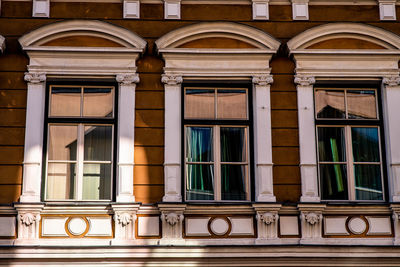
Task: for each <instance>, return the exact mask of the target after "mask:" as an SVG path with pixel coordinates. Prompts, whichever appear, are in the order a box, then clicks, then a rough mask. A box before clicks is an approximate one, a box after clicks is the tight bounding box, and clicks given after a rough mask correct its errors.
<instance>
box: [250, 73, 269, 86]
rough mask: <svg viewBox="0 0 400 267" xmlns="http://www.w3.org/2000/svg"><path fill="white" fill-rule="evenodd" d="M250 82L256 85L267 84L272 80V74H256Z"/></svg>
mask: <svg viewBox="0 0 400 267" xmlns="http://www.w3.org/2000/svg"><path fill="white" fill-rule="evenodd" d="M252 82H253V83H254V84H257V85H263V86H265V85H268V84H271V83H273V82H274V79H273V78H272V75H257V76H253V80H252Z"/></svg>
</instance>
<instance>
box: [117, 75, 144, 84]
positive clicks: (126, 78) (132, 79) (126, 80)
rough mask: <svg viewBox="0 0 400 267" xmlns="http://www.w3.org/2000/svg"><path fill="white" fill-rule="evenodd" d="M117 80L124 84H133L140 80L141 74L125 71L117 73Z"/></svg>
mask: <svg viewBox="0 0 400 267" xmlns="http://www.w3.org/2000/svg"><path fill="white" fill-rule="evenodd" d="M116 80H117V82H118V83H122V84H132V83H138V82H139V81H140V79H139V75H138V74H136V73H135V74H132V73H123V74H117V76H116Z"/></svg>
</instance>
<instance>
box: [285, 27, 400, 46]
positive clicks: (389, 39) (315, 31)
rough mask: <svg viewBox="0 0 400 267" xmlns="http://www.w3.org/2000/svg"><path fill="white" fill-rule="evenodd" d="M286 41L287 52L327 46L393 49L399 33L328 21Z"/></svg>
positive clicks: (398, 44)
mask: <svg viewBox="0 0 400 267" xmlns="http://www.w3.org/2000/svg"><path fill="white" fill-rule="evenodd" d="M287 45H288V47H289V50H290V52H291V53H301V52H304V50H327V49H332V50H349V52H351V51H352V50H353V51H354V50H358V49H363V50H366V49H367V50H389V51H393V50H394V51H396V50H398V49H400V37H399V36H397V35H396V34H394V33H391V32H388V31H386V30H383V29H380V28H377V27H374V26H370V25H365V24H359V23H332V24H325V25H321V26H317V27H314V28H311V29H309V30H306V31H304V32H302V33H300V34H299V35H297V36H295V37H293V38H292V39H291V40H290V41H289V42H288V43H287ZM314 52H316V51H314ZM380 52H383V51H380Z"/></svg>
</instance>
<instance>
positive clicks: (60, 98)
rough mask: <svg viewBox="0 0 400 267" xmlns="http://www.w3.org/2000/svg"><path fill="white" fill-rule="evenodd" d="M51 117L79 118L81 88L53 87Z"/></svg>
mask: <svg viewBox="0 0 400 267" xmlns="http://www.w3.org/2000/svg"><path fill="white" fill-rule="evenodd" d="M50 97H51V99H50V116H64V117H79V116H80V115H81V88H80V87H52V88H51V95H50Z"/></svg>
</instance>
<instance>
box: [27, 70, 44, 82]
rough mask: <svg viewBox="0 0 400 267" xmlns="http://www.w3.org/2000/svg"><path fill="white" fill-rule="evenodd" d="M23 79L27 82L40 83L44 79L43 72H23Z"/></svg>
mask: <svg viewBox="0 0 400 267" xmlns="http://www.w3.org/2000/svg"><path fill="white" fill-rule="evenodd" d="M24 80H25V81H27V82H29V83H42V82H45V81H46V73H44V72H25V76H24Z"/></svg>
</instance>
